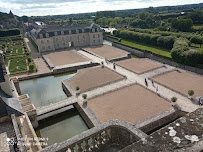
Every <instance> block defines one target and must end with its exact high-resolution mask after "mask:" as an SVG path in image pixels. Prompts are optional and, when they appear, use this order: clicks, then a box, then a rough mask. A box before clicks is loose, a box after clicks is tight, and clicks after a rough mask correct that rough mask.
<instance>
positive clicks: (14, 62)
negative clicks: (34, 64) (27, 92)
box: [9, 57, 27, 74]
mask: <svg viewBox="0 0 203 152" xmlns="http://www.w3.org/2000/svg"><path fill="white" fill-rule="evenodd" d="M9 71H10V73H11V74H14V73H18V72H26V71H27V64H26V59H25V58H24V57H19V58H12V59H10V65H9Z"/></svg>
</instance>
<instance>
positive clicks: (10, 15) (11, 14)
mask: <svg viewBox="0 0 203 152" xmlns="http://www.w3.org/2000/svg"><path fill="white" fill-rule="evenodd" d="M8 16H9V18H15V16H14V15H13V13H12V12H11V10H10V12H9V14H8Z"/></svg>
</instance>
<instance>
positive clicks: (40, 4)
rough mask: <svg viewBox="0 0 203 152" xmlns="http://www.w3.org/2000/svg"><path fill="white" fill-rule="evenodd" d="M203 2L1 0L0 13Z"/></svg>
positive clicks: (32, 13)
mask: <svg viewBox="0 0 203 152" xmlns="http://www.w3.org/2000/svg"><path fill="white" fill-rule="evenodd" d="M202 2H203V0H177V1H174V0H68V1H67V0H47V1H44V0H9V1H8V0H0V4H1V5H0V11H3V12H9V10H12V11H13V13H14V14H16V15H19V16H22V15H28V16H42V15H59V14H73V13H86V12H96V11H101V10H122V9H136V8H146V7H149V6H153V7H156V6H172V5H183V4H194V3H202Z"/></svg>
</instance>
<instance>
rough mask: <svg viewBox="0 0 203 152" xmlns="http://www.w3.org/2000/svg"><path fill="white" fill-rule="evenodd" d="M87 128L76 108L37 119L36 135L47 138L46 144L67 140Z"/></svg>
mask: <svg viewBox="0 0 203 152" xmlns="http://www.w3.org/2000/svg"><path fill="white" fill-rule="evenodd" d="M86 130H88V127H87V125H86V124H85V123H84V121H83V119H82V118H81V116H80V115H79V112H78V110H77V109H76V108H71V109H69V110H67V111H64V112H61V113H58V114H55V115H53V116H51V117H48V118H46V119H42V120H40V121H39V127H38V128H37V129H36V134H37V136H38V137H42V138H45V139H47V137H48V140H45V142H47V144H48V146H49V145H52V144H54V143H59V142H62V141H64V140H67V139H69V138H71V137H73V136H75V135H77V134H80V133H82V132H83V131H86Z"/></svg>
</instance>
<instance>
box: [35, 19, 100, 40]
mask: <svg viewBox="0 0 203 152" xmlns="http://www.w3.org/2000/svg"><path fill="white" fill-rule="evenodd" d="M82 29H84V32H85V33H91V32H92V29H95V32H99V31H101V28H100V26H99V25H98V24H94V23H92V24H83V25H74V26H70V25H69V26H57V27H49V28H41V29H38V30H36V29H34V30H32V31H31V35H32V36H33V37H35V38H40V34H42V35H43V38H46V33H48V34H49V37H53V36H55V32H57V35H62V33H61V31H63V32H64V35H68V34H76V30H79V33H82ZM98 29H99V31H98ZM69 31H71V33H70V32H69Z"/></svg>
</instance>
